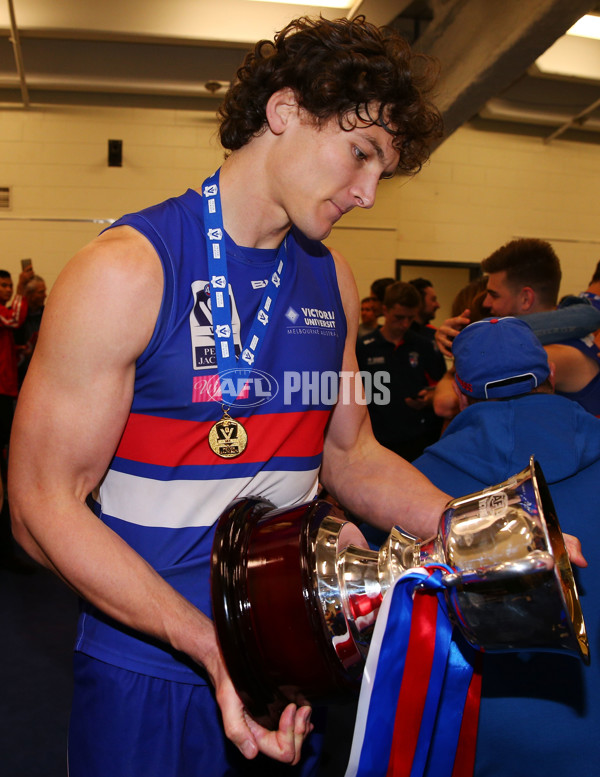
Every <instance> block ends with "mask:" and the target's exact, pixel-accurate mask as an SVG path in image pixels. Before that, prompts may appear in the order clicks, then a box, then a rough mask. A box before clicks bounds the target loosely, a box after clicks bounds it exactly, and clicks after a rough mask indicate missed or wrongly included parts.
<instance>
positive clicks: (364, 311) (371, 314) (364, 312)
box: [360, 302, 377, 326]
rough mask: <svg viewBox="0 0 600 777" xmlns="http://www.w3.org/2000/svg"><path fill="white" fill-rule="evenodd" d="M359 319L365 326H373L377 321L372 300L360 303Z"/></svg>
mask: <svg viewBox="0 0 600 777" xmlns="http://www.w3.org/2000/svg"><path fill="white" fill-rule="evenodd" d="M360 320H361V321H362V323H363V324H366V325H367V326H373V325H375V324H376V323H377V310H376V307H375V303H374V302H363V303H361V306H360Z"/></svg>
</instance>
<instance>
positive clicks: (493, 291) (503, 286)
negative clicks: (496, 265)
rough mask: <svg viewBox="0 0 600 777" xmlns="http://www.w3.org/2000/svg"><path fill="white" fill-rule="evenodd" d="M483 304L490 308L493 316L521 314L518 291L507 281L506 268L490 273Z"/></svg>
mask: <svg viewBox="0 0 600 777" xmlns="http://www.w3.org/2000/svg"><path fill="white" fill-rule="evenodd" d="M483 305H484V307H486V308H489V309H490V315H491V316H498V318H501V317H502V316H519V315H520V314H521V312H522V311H521V303H520V300H519V295H518V292H515V291H514V289H513V288H511V287H510V286H509V285H508V283H507V282H506V270H501V271H500V272H493V273H490V274H489V275H488V281H487V294H486V297H485V299H484V300H483Z"/></svg>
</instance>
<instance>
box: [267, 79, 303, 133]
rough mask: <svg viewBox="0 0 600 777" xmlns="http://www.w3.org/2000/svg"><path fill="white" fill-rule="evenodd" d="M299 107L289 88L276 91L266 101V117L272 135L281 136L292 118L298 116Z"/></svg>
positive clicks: (292, 91)
mask: <svg viewBox="0 0 600 777" xmlns="http://www.w3.org/2000/svg"><path fill="white" fill-rule="evenodd" d="M298 111H299V106H298V100H297V99H296V94H295V93H294V90H293V89H290V87H289V86H286V87H284V88H283V89H278V90H277V91H276V92H273V94H272V95H271V96H270V97H269V99H268V101H267V108H266V111H265V112H266V115H267V124H268V125H269V129H270V130H271V132H272V133H273V134H274V135H281V133H282V132H284V131H285V128H286V127H287V125H288V124H289V122H290V119H291V118H292V117H295V116H298Z"/></svg>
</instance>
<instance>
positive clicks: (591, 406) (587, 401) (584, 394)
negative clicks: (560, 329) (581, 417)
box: [556, 335, 600, 418]
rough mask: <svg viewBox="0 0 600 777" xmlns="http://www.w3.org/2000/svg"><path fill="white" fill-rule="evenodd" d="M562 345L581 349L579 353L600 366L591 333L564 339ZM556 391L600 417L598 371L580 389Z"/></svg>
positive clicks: (599, 355) (598, 355) (599, 379)
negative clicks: (576, 338) (574, 338)
mask: <svg viewBox="0 0 600 777" xmlns="http://www.w3.org/2000/svg"><path fill="white" fill-rule="evenodd" d="M562 345H570V346H571V347H572V348H577V350H578V351H581V353H583V354H584V355H585V356H587V357H588V358H590V359H591V360H592V361H594V362H596V364H597V365H598V366H599V367H600V352H599V349H598V346H597V345H596V343H595V342H594V337H593V335H588V336H587V337H582V338H581V339H578V340H565V341H564V343H562ZM556 393H557V394H560V395H561V396H562V397H566V398H567V399H572V400H573V401H574V402H577V403H579V404H580V405H581V406H582V407H583V408H584V409H585V410H587V411H588V413H591V414H592V415H595V416H596V417H597V418H600V372H598V373H597V374H596V376H595V377H593V378H592V379H591V380H590V382H589V383H588V384H587V386H584V387H583V388H582V389H581V390H580V391H573V392H569V393H567V392H566V391H557V392H556Z"/></svg>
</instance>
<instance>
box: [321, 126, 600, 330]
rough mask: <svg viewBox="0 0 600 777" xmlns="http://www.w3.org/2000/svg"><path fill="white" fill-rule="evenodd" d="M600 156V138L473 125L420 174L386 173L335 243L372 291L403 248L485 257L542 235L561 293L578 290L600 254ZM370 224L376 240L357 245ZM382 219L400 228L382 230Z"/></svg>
mask: <svg viewBox="0 0 600 777" xmlns="http://www.w3.org/2000/svg"><path fill="white" fill-rule="evenodd" d="M599 165H600V145H595V144H591V143H573V142H569V141H564V140H560V139H557V140H555V141H553V142H552V143H550V144H547V145H546V144H544V143H543V142H542V140H540V139H539V138H535V137H529V136H519V135H510V134H501V133H489V132H482V131H479V130H476V129H474V128H472V127H469V126H467V127H464V128H461V129H460V130H458V131H457V132H456V133H455V134H454V135H452V136H451V137H450V138H449V139H448V140H447V141H446V142H445V143H444V144H443V145H442V146H441V147H440V148H439V149H438V150H437V151H435V153H434V154H433V155H432V158H431V160H430V162H429V163H428V164H427V165H426V166H425V168H424V169H423V170H422V171H421V172H420V173H419V174H418V175H417V176H416V177H415V178H413V179H410V180H406V179H397V180H393V181H384V182H382V183H381V185H380V191H379V195H378V201H377V204H376V205H375V207H374V208H373V210H372V211H371V213H366V212H357V211H353V212H352V213H351V214H349V215H348V216H347V217H346V219H347V220H346V222H345V225H344V226H345V228H344V229H343V230H334V234H333V235H332V237H331V238H330V240H329V243H330V244H331V245H337V246H339V247H340V249H342V248H343V250H345V252H346V254H347V256H348V257H349V259H350V261H351V264H352V266H353V269H354V272H355V275H356V277H357V282H358V287H359V292H360V293H361V295H363V294H366V293H367V292H368V288H369V284H370V281H371V280H372V279H373V278H376V277H382V276H388V275H390V276H393V275H394V268H395V263H394V259H396V258H403V259H413V260H435V261H455V262H479V261H481V259H483V258H484V257H486V256H488V255H489V254H490V253H491V252H492V251H494V250H495V249H496V248H498V247H499V246H501V245H502V244H504V243H506V242H508V241H509V240H512V239H513V238H517V237H537V238H542V239H545V240H548V241H549V242H551V243H552V245H553V246H554V248H555V250H556V252H557V254H558V256H559V258H560V259H561V265H562V268H563V282H562V286H561V294H565V293H568V292H574V291H579V290H581V289H583V288H585V287H586V286H587V283H588V281H589V278H590V276H591V274H592V271H593V269H594V268H595V266H596V264H597V262H598V261H599V260H600V218H599V217H600V213H599V210H598V204H597V203H598V201H599V196H600V176H599V175H598V173H599ZM363 227H368V228H369V229H370V230H373V231H370V232H368V233H367V234H368V235H369V236H370V240H369V243H368V245H367V246H365V245H364V242H363V241H362V240H361V241H360V242H357V243H356V249H355V248H354V240H353V233H354V232H356V233H357V234H358V233H359V232H360V230H361V228H363ZM383 228H389V229H393V230H394V236H393V237H392V236H391V235H390V233H388V232H386V233H382V232H378V231H375V230H376V229H383ZM357 249H358V250H357ZM359 251H360V252H361V254H360V255H359ZM438 291H439V289H438ZM446 296H448V295H447V294H446ZM441 313H443V311H440V314H441ZM440 318H441V315H440Z"/></svg>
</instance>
